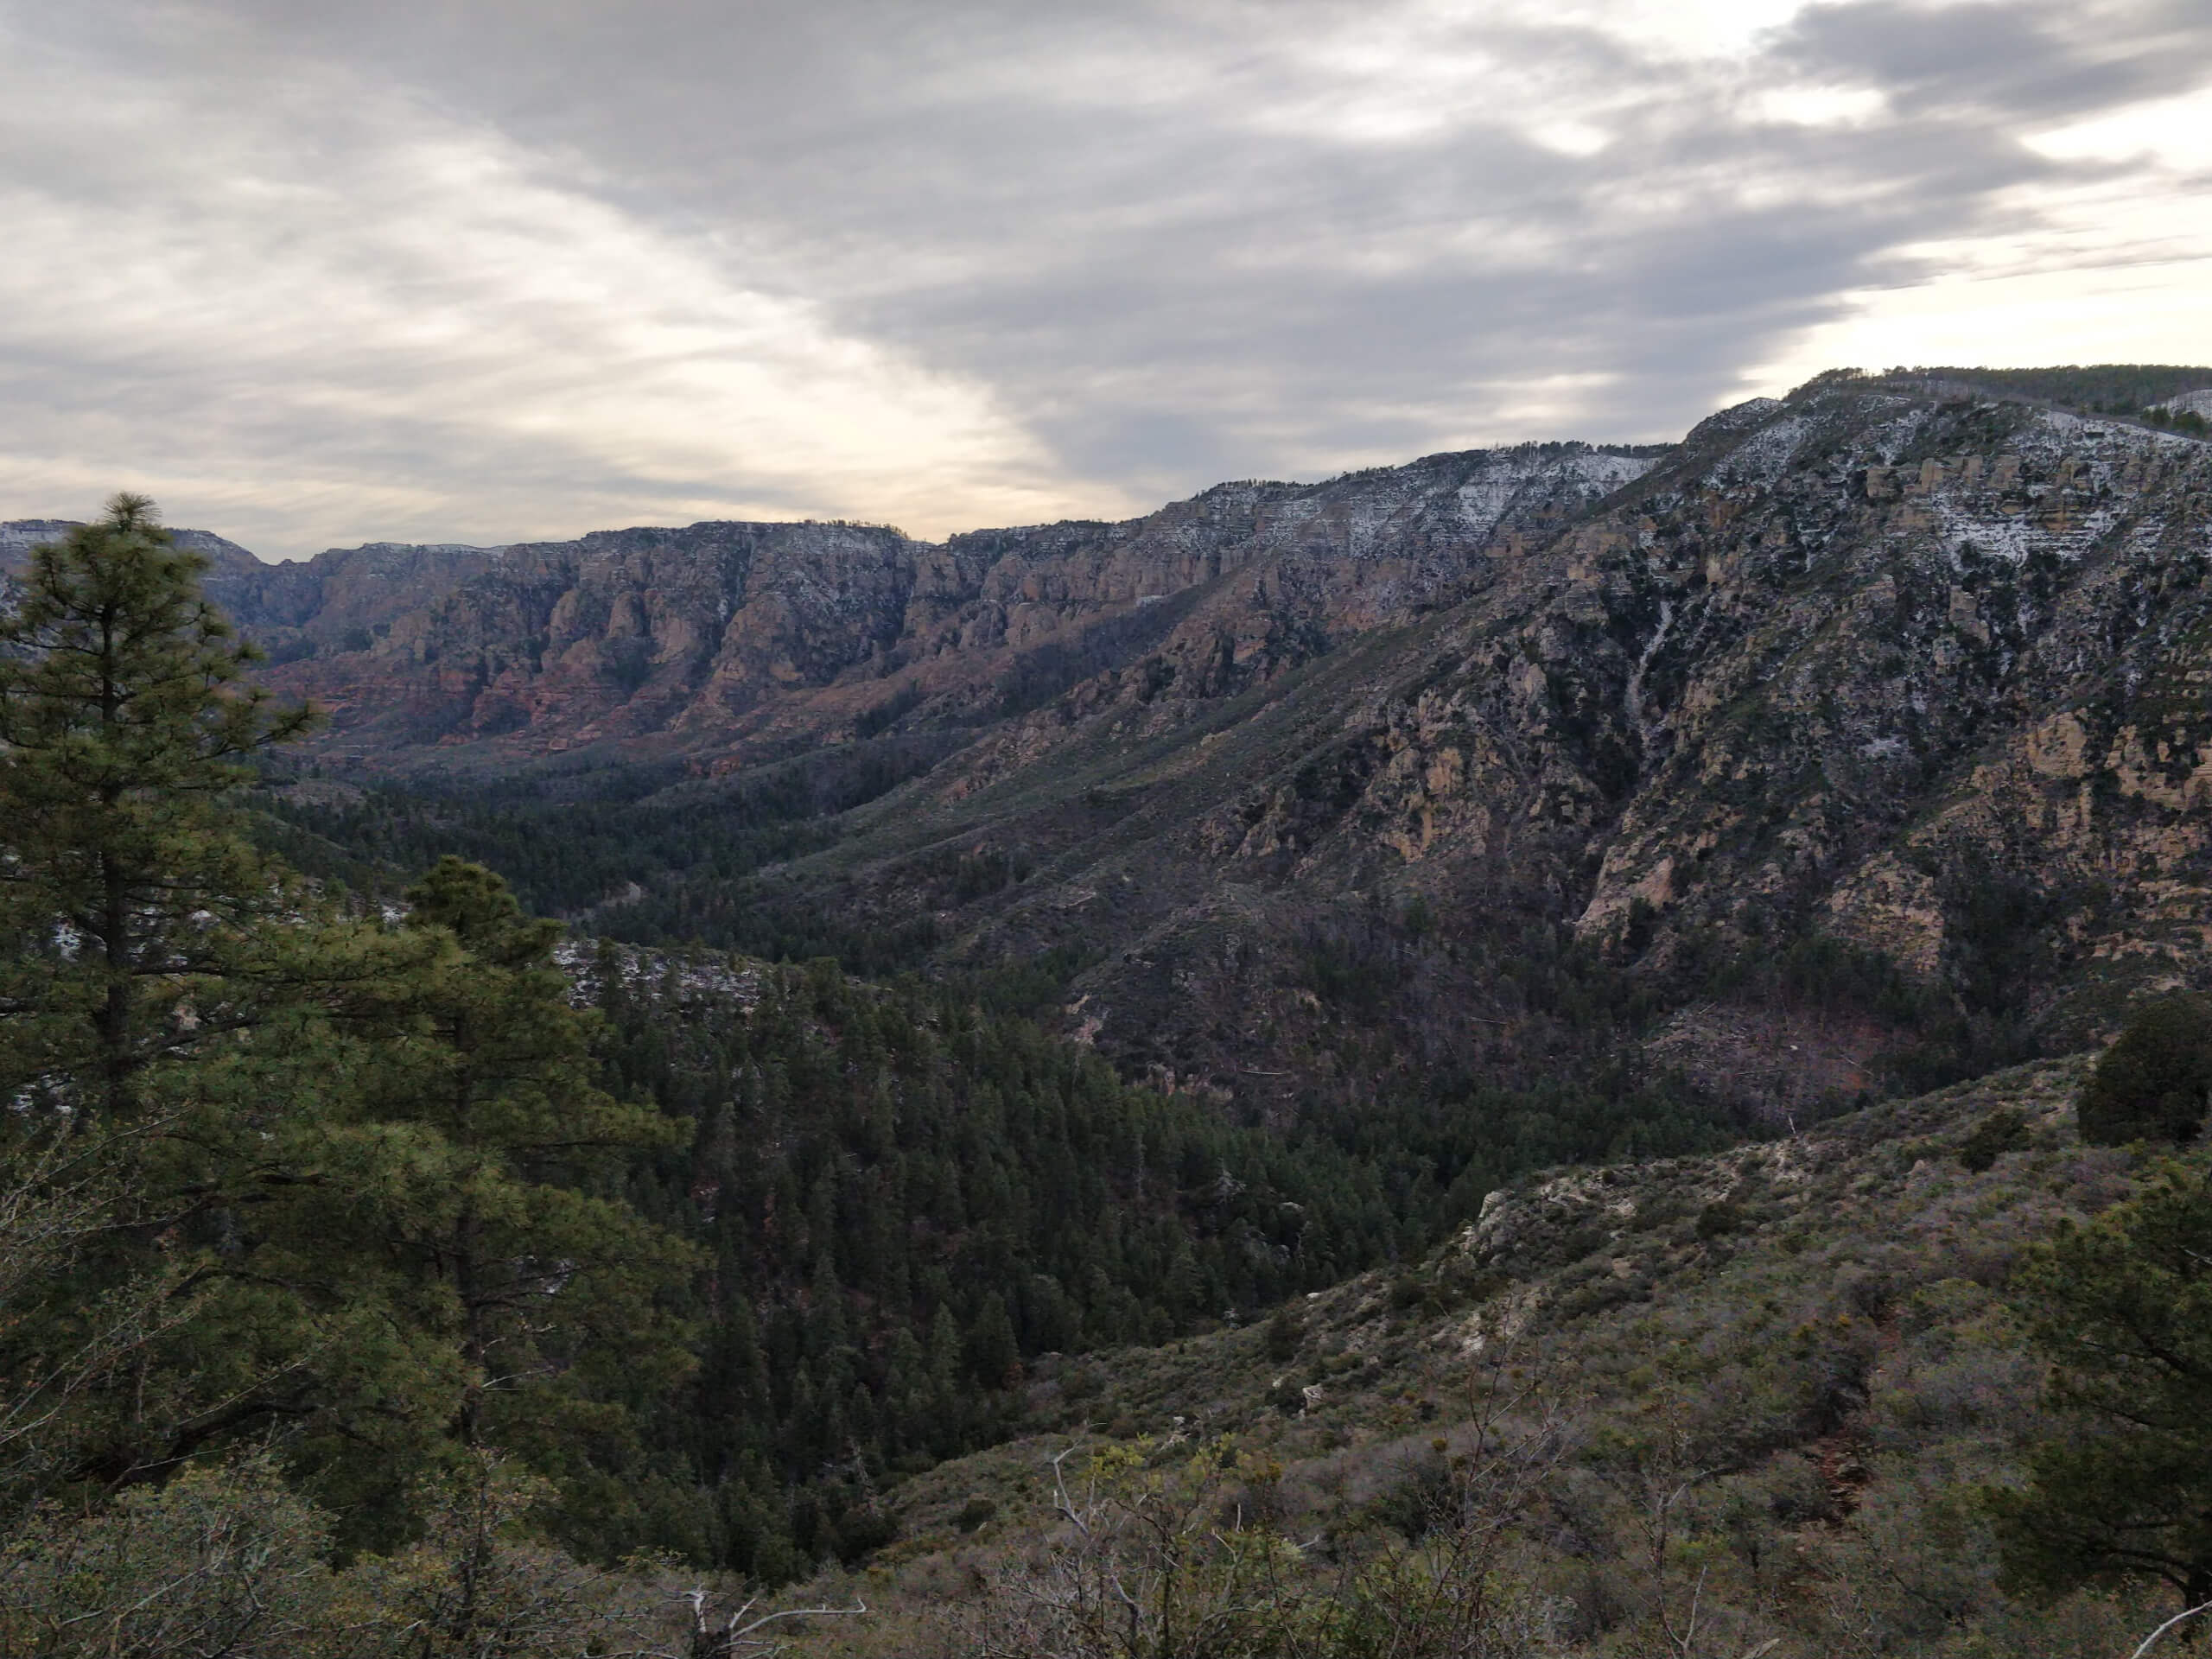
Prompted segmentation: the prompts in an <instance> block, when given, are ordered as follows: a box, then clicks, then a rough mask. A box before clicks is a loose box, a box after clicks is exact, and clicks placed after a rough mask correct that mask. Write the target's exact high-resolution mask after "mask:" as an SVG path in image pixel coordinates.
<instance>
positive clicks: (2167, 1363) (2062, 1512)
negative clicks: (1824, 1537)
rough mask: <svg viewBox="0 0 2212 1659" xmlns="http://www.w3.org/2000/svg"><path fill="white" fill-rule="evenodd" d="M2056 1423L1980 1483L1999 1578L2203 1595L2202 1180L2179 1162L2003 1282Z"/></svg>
mask: <svg viewBox="0 0 2212 1659" xmlns="http://www.w3.org/2000/svg"><path fill="white" fill-rule="evenodd" d="M2015 1294H2016V1297H2017V1300H2018V1304H2019V1307H2020V1311H2021V1313H2023V1315H2024V1319H2025V1320H2026V1323H2027V1326H2028V1331H2029V1333H2030V1336H2031V1338H2032V1339H2033V1340H2034V1342H2035V1344H2036V1346H2037V1348H2038V1349H2039V1350H2041V1351H2042V1352H2043V1354H2044V1357H2046V1358H2047V1359H2048V1360H2049V1361H2050V1367H2051V1370H2050V1381H2049V1383H2048V1387H2047V1393H2046V1397H2047V1402H2048V1403H2049V1405H2050V1407H2051V1408H2052V1409H2053V1411H2054V1412H2055V1414H2056V1416H2057V1419H2058V1421H2059V1424H2060V1432H2059V1433H2056V1434H2055V1435H2054V1436H2052V1437H2051V1438H2050V1439H2049V1440H2044V1442H2042V1443H2041V1444H2040V1445H2038V1446H2035V1447H2034V1448H2033V1449H2032V1451H2031V1453H2030V1456H2029V1459H2028V1479H2027V1482H2026V1484H2024V1485H2023V1486H2021V1487H2019V1488H2018V1489H2017V1490H2005V1491H1996V1492H1993V1493H1992V1494H1991V1495H1990V1497H1989V1500H1988V1502H1989V1505H1990V1509H1991V1511H1992V1514H1993V1519H1994V1521H1995V1522H1996V1526H1997V1533H1998V1537H1999V1541H2000V1543H2001V1544H2002V1546H2003V1550H2004V1567H2005V1581H2006V1585H2007V1587H2008V1588H2010V1589H2012V1590H2014V1591H2017V1592H2040V1593H2045V1594H2063V1593H2064V1592H2068V1591H2069V1590H2073V1589H2075V1588H2077V1587H2079V1586H2082V1585H2087V1584H2095V1583H2100V1582H2103V1583H2113V1582H2117V1581H2120V1580H2128V1579H2134V1580H2164V1582H2165V1583H2167V1584H2169V1585H2171V1586H2173V1588H2174V1590H2175V1591H2176V1592H2177V1594H2179V1595H2180V1596H2181V1597H2182V1598H2183V1605H2189V1606H2194V1605H2197V1604H2198V1603H2200V1602H2203V1601H2208V1600H2212V1183H2208V1180H2207V1179H2206V1175H2205V1173H2204V1171H2203V1169H2202V1167H2201V1166H2194V1165H2185V1164H2180V1163H2176V1164H2173V1165H2170V1166H2168V1167H2167V1168H2166V1170H2165V1171H2164V1173H2162V1174H2161V1175H2159V1176H2158V1179H2155V1180H2153V1181H2152V1183H2151V1184H2150V1185H2148V1186H2147V1188H2146V1189H2145V1191H2144V1192H2141V1193H2140V1194H2139V1196H2137V1197H2136V1198H2132V1199H2130V1200H2128V1201H2127V1202H2126V1203H2125V1204H2120V1205H2114V1206H2113V1208H2112V1209H2110V1210H2108V1211H2106V1212H2105V1213H2104V1214H2103V1215H2101V1216H2100V1217H2097V1218H2096V1219H2095V1220H2094V1221H2093V1222H2089V1223H2088V1224H2082V1225H2075V1224H2061V1226H2060V1228H2059V1230H2058V1233H2057V1235H2056V1237H2055V1238H2053V1239H2052V1240H2051V1241H2050V1243H2048V1244H2046V1245H2044V1246H2043V1247H2042V1248H2041V1249H2038V1251H2037V1255H2036V1256H2035V1258H2034V1259H2033V1261H2032V1262H2031V1263H2030V1264H2029V1266H2028V1267H2027V1268H2026V1269H2025V1270H2024V1272H2023V1273H2022V1274H2020V1276H2019V1278H2018V1281H2016V1285H2015Z"/></svg>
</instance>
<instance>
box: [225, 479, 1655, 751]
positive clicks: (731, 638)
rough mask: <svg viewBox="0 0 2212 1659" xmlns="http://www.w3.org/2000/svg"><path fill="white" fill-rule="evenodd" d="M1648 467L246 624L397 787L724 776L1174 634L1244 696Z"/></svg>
mask: <svg viewBox="0 0 2212 1659" xmlns="http://www.w3.org/2000/svg"><path fill="white" fill-rule="evenodd" d="M1651 461H1652V457H1651V455H1650V454H1649V453H1646V452H1636V451H1600V450H1592V449H1590V448H1586V447H1585V446H1580V445H1549V446H1534V447H1530V448H1524V449H1521V450H1510V451H1491V452H1477V453H1473V454H1459V455H1444V456H1434V457H1431V458H1430V459H1429V460H1427V461H1421V462H1416V463H1414V465H1413V466H1411V467H1399V468H1393V469H1384V470H1381V471H1378V472H1376V473H1371V474H1358V475H1355V476H1353V477H1350V478H1345V479H1340V480H1335V481H1333V482H1332V483H1330V484H1326V485H1320V486H1300V485H1281V484H1243V485H1224V486H1219V487H1218V488H1216V489H1214V490H1211V491H1208V492H1207V493H1205V495H1202V496H1199V497H1198V498H1196V499H1192V500H1191V501H1187V502H1181V503H1178V504H1176V505H1173V506H1169V507H1166V508H1163V509H1161V510H1160V512H1157V513H1154V514H1152V515H1151V516H1150V517H1148V518H1142V519H1136V520H1132V521H1129V522H1128V523H1125V524H1053V525H1046V526H1040V527H1034V528H1030V529H1024V530H1003V531H977V532H976V533H974V534H972V535H967V536H957V537H953V538H952V539H951V540H950V542H948V543H944V544H943V545H941V546H940V545H936V544H931V543H918V542H912V541H909V540H907V539H906V537H902V536H900V535H899V534H898V533H897V532H896V531H889V530H883V529H877V528H872V527H868V526H861V525H849V524H696V525H693V526H691V527H690V529H688V530H631V531H605V532H600V533H597V534H594V535H591V536H588V537H584V538H582V540H581V541H577V542H567V543H531V544H518V545H515V546H511V547H505V548H494V549H461V548H399V547H390V546H372V547H365V548H359V549H354V550H347V551H334V552H331V553H327V554H325V555H323V556H321V557H320V558H318V559H316V560H315V561H314V562H312V563H309V564H308V565H306V566H304V567H289V568H285V569H279V570H277V571H273V572H272V573H270V575H269V576H268V577H267V578H266V579H265V580H264V583H263V585H262V587H261V588H260V589H259V590H258V591H257V592H254V593H252V594H244V595H240V596H238V598H237V599H236V601H234V602H236V604H237V606H238V615H239V617H240V620H242V621H243V622H244V623H245V626H247V627H248V628H249V629H251V631H253V632H256V633H257V635H258V636H260V637H262V638H264V639H265V641H266V642H267V643H268V644H269V645H270V647H271V649H272V650H273V651H274V652H275V654H276V655H277V658H279V661H280V664H281V666H280V668H279V670H278V671H277V673H276V674H275V676H274V680H275V683H277V684H278V685H279V686H280V687H282V688H283V689H285V690H290V691H293V692H296V693H299V694H302V695H308V696H314V697H315V698H316V699H317V700H318V701H319V702H322V703H324V704H325V705H326V706H327V707H328V708H329V709H331V710H332V712H333V715H334V721H333V729H332V733H331V735H330V737H329V738H328V739H327V744H328V746H329V747H331V749H332V750H333V751H334V752H336V753H343V754H346V755H350V756H352V757H353V758H355V759H358V760H365V761H371V762H374V763H378V764H383V765H391V764H399V763H404V761H405V760H407V759H408V758H409V752H410V749H412V748H413V747H416V746H419V745H423V744H428V743H435V744H439V745H440V746H441V753H440V755H439V757H438V758H439V759H440V760H442V761H445V762H448V763H450V762H455V761H461V762H464V763H467V764H485V765H494V766H498V765H512V764H514V763H516V762H518V761H522V760H527V759H529V758H530V757H531V756H536V755H543V754H548V753H561V752H563V751H567V750H571V749H575V748H578V747H590V746H592V745H595V744H608V743H626V744H628V745H629V746H630V747H631V752H639V751H652V752H666V751H673V752H677V753H702V754H709V755H711V756H713V757H714V758H715V760H717V761H719V762H720V763H721V764H722V765H725V766H728V765H731V764H736V763H741V762H742V761H745V760H755V759H760V758H766V757H768V756H772V755H773V754H776V753H783V752H785V751H788V750H790V749H791V748H793V747H804V746H807V745H811V744H816V743H819V742H821V741H824V740H827V739H832V738H836V737H838V736H849V735H850V734H851V732H852V730H853V728H854V726H855V722H856V721H868V720H870V719H871V718H873V719H874V721H877V722H879V723H880V721H883V720H884V719H885V718H886V717H887V716H886V714H885V712H884V711H886V710H895V711H896V713H897V714H899V715H907V714H910V713H912V712H913V711H916V710H919V711H920V712H921V713H922V714H923V715H924V717H929V716H931V715H935V716H938V717H948V716H949V717H953V718H959V719H966V720H972V719H975V718H978V717H985V718H988V717H992V716H995V715H999V714H1001V713H1002V712H1004V711H1005V709H1006V708H1007V705H1008V704H1009V703H1011V702H1035V701H1038V700H1039V699H1041V698H1042V697H1045V696H1051V695H1053V694H1055V693H1057V692H1058V691H1060V690H1064V689H1065V686H1066V684H1067V683H1069V682H1070V680H1071V679H1073V678H1080V677H1086V676H1088V675H1089V674H1090V673H1091V672H1094V671H1096V669H1097V668H1098V667H1100V666H1103V665H1109V664H1118V663H1120V662H1122V661H1125V660H1128V659H1130V658H1132V657H1133V655H1141V653H1142V651H1143V650H1144V649H1146V648H1148V647H1149V646H1151V645H1154V644H1156V643H1157V642H1158V641H1160V639H1163V638H1165V637H1167V636H1168V635H1170V634H1173V633H1174V632H1177V631H1178V630H1182V631H1184V632H1190V631H1192V630H1193V629H1202V630H1205V632H1207V633H1208V635H1209V637H1210V638H1211V636H1212V635H1220V636H1222V637H1223V638H1224V639H1226V640H1228V641H1229V644H1228V645H1227V648H1226V652H1225V660H1224V664H1223V670H1222V673H1223V677H1243V675H1244V674H1245V673H1247V672H1261V673H1264V672H1265V671H1268V670H1269V669H1271V668H1273V667H1274V666H1276V665H1278V664H1281V662H1283V661H1286V660H1294V659H1295V658H1298V657H1300V656H1301V655H1306V654H1311V652H1313V650H1314V649H1317V648H1318V647H1319V645H1321V644H1324V643H1325V641H1326V639H1328V638H1329V637H1331V636H1332V634H1333V635H1338V636H1340V635H1341V634H1343V633H1344V632H1352V631H1357V629H1359V628H1361V627H1363V626H1370V625H1371V624H1372V623H1374V622H1375V621H1376V620H1385V619H1390V618H1395V617H1400V616H1403V615H1407V614H1410V613H1414V611H1416V610H1418V609H1420V608H1422V607H1430V606H1433V605H1436V604H1440V603H1444V602H1446V601H1450V600H1452V599H1454V598H1457V597H1459V595H1460V594H1462V593H1464V592H1465V590H1466V588H1467V587H1468V586H1469V585H1470V579H1471V574H1472V573H1473V572H1475V571H1476V570H1477V569H1478V568H1479V561H1478V559H1477V558H1476V557H1475V556H1476V554H1477V553H1478V551H1479V550H1481V549H1483V548H1484V547H1485V546H1491V545H1499V546H1512V545H1517V544H1519V543H1520V542H1521V541H1522V540H1523V539H1524V538H1527V537H1532V536H1541V535H1543V534H1545V533H1548V531H1550V530H1551V529H1553V528H1555V527H1556V526H1557V525H1558V524H1561V523H1564V522H1566V521H1567V520H1568V519H1569V518H1572V517H1573V516H1574V515H1575V514H1576V513H1578V512H1580V511H1582V510H1583V509H1584V508H1585V507H1586V506H1587V505H1589V504H1590V503H1591V502H1592V501H1593V500H1595V499H1599V498H1600V497H1602V496H1603V495H1605V494H1606V493H1609V492H1611V490H1613V489H1615V488H1617V487H1618V486H1620V485H1621V484H1623V483H1624V482H1626V481H1628V480H1630V479H1632V478H1634V477H1636V476H1637V474H1640V473H1642V472H1643V471H1644V470H1645V469H1646V468H1647V467H1649V465H1650V464H1651ZM1236 578H1242V581H1241V582H1239V581H1235V580H1234V579H1236ZM1169 601H1179V602H1178V603H1173V604H1170V603H1169Z"/></svg>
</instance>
